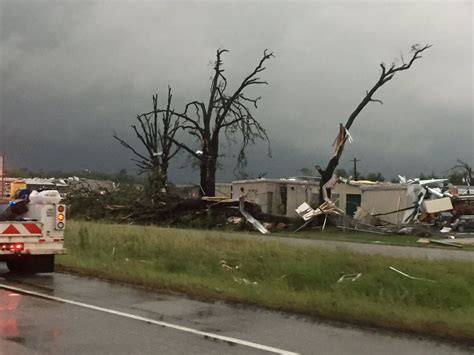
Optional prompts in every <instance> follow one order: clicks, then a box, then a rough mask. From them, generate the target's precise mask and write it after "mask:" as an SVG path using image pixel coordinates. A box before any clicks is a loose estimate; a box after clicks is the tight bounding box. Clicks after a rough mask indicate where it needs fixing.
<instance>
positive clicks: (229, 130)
mask: <svg viewBox="0 0 474 355" xmlns="http://www.w3.org/2000/svg"><path fill="white" fill-rule="evenodd" d="M225 52H227V50H225V49H219V50H218V51H217V54H216V60H215V62H214V68H213V77H212V79H211V88H210V94H209V98H208V100H207V102H206V103H205V102H202V101H193V102H190V103H188V104H187V105H186V108H185V111H184V113H175V114H176V115H177V116H179V117H180V118H181V119H182V120H183V125H182V128H183V130H184V131H185V132H187V133H188V134H189V135H191V136H192V137H193V138H194V139H195V140H196V143H197V146H198V148H193V146H192V145H190V144H185V143H183V142H178V141H176V140H175V143H176V144H177V145H178V146H179V147H181V148H183V149H184V150H186V151H187V152H188V153H189V154H190V155H191V156H192V157H194V158H195V159H197V160H198V161H199V163H200V172H201V174H200V179H201V187H202V190H203V191H202V192H203V194H204V195H208V196H214V195H215V182H216V170H217V165H218V158H219V147H220V139H222V138H224V137H225V138H226V139H227V140H228V141H232V142H235V140H236V138H237V136H241V140H242V143H241V146H240V151H239V155H238V159H237V161H238V166H244V165H245V164H246V156H245V149H246V147H247V146H248V145H249V144H251V143H254V142H255V140H257V139H262V140H265V141H266V142H267V143H268V144H269V139H268V136H267V133H266V131H265V129H264V128H263V126H262V125H261V124H260V123H259V122H258V121H257V120H256V119H255V118H254V116H253V113H252V112H251V109H250V108H251V106H253V107H254V108H257V102H258V100H260V97H257V98H249V97H247V96H246V95H245V93H244V92H245V90H246V89H247V88H249V87H251V86H254V85H261V84H268V83H267V82H266V81H263V80H261V79H260V78H259V77H258V74H259V73H260V72H262V71H264V70H265V67H264V63H265V62H266V61H267V60H268V59H270V58H271V57H273V54H272V53H271V52H267V50H265V51H264V53H263V56H262V58H261V59H260V61H259V62H258V64H257V66H256V67H255V68H254V69H253V71H252V72H251V73H250V74H248V75H247V76H246V77H245V78H244V79H243V81H242V82H241V83H240V85H239V86H238V88H237V89H236V90H235V91H234V92H232V93H231V94H227V79H226V77H225V76H224V69H223V66H222V65H223V62H222V55H223V54H224V53H225Z"/></svg>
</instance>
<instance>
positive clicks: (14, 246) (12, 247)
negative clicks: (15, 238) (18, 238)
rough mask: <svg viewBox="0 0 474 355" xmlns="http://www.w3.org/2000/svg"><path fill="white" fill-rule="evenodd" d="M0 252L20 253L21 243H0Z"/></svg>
mask: <svg viewBox="0 0 474 355" xmlns="http://www.w3.org/2000/svg"><path fill="white" fill-rule="evenodd" d="M0 250H1V251H22V250H23V243H2V244H0Z"/></svg>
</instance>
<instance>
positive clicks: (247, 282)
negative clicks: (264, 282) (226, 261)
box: [232, 276, 258, 286]
mask: <svg viewBox="0 0 474 355" xmlns="http://www.w3.org/2000/svg"><path fill="white" fill-rule="evenodd" d="M232 278H233V279H234V281H235V282H237V283H241V284H244V285H252V286H256V285H258V282H257V281H253V282H252V281H250V280H247V279H246V278H242V277H235V276H232Z"/></svg>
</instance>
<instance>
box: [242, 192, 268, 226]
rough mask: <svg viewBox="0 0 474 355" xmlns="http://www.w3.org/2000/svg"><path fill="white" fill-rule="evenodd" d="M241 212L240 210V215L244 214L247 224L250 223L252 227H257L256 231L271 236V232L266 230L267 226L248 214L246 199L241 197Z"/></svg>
mask: <svg viewBox="0 0 474 355" xmlns="http://www.w3.org/2000/svg"><path fill="white" fill-rule="evenodd" d="M239 202H240V203H239V210H240V213H241V214H242V216H244V217H245V219H246V220H247V222H249V223H250V224H251V225H252V226H254V227H255V229H256V230H258V231H259V232H260V233H262V234H270V231H269V230H268V229H267V228H265V226H264V225H263V224H262V223H261V222H260V221H258V220H256V219H255V218H254V217H253V216H252V215H251V214H250V213H248V212H247V211H246V210H245V197H243V196H242V197H241V198H240V199H239Z"/></svg>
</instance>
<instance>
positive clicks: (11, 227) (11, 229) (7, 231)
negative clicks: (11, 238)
mask: <svg viewBox="0 0 474 355" xmlns="http://www.w3.org/2000/svg"><path fill="white" fill-rule="evenodd" d="M2 234H20V231H19V230H18V229H16V228H15V226H14V225H13V224H10V225H9V226H8V227H7V228H6V229H5V230H4V231H3V232H2Z"/></svg>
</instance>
